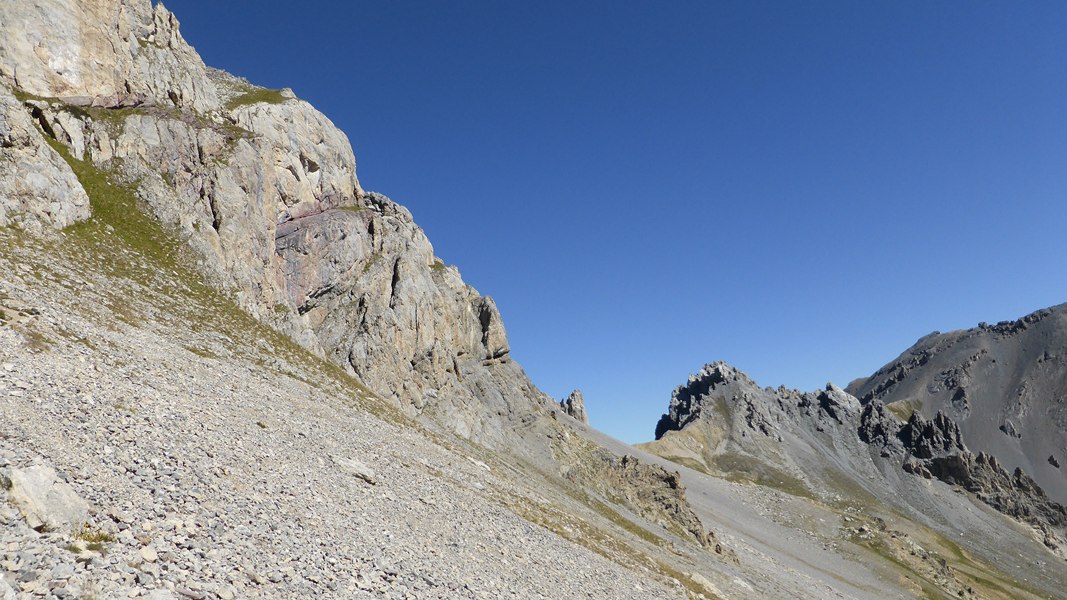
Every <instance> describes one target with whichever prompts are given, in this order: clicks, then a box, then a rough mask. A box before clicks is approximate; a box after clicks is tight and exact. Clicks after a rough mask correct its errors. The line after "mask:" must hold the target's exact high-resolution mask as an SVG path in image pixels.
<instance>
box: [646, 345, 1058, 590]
mask: <svg viewBox="0 0 1067 600" xmlns="http://www.w3.org/2000/svg"><path fill="white" fill-rule="evenodd" d="M642 447H643V448H644V449H646V450H648V451H649V452H652V453H653V454H656V455H659V456H662V457H664V458H666V459H669V460H671V461H674V462H676V463H678V464H682V465H686V466H688V467H691V468H693V469H695V470H698V471H701V472H704V473H708V474H711V475H715V476H720V477H726V478H730V479H734V480H738V481H745V482H750V483H755V484H758V485H760V486H765V487H770V488H776V489H780V490H782V491H784V492H786V493H789V494H791V495H794V496H798V497H802V498H807V499H809V500H811V501H814V502H816V503H819V504H829V505H831V506H834V505H838V506H841V505H845V506H847V505H850V504H854V503H864V504H866V505H868V507H869V508H868V511H869V512H870V513H876V512H880V511H887V512H889V513H891V514H892V515H893V516H894V517H895V518H896V519H898V520H899V519H905V520H907V521H909V522H910V523H911V524H912V526H915V525H916V524H921V527H929V528H930V529H932V530H933V531H934V532H937V534H939V535H942V536H953V535H958V532H959V529H960V522H961V520H962V519H966V518H969V516H970V515H969V513H973V508H970V507H966V508H962V507H960V506H958V505H956V506H953V503H949V502H946V501H945V497H944V496H943V495H939V493H938V492H939V488H938V487H930V486H929V485H928V484H925V483H923V481H924V480H932V481H937V482H940V483H943V484H947V485H948V486H949V487H951V488H953V489H955V490H957V491H958V492H960V493H964V492H966V493H970V494H973V496H971V498H972V499H973V500H974V501H977V502H981V503H983V504H985V505H986V506H988V507H991V508H992V509H995V510H996V511H999V512H1000V513H1001V514H1002V515H1003V516H1002V517H1001V518H1000V522H999V523H991V522H986V523H984V524H983V525H981V527H982V528H983V529H984V533H983V534H982V535H984V536H988V538H989V539H997V540H1000V541H1003V540H1004V539H1005V538H1006V537H1008V536H1010V535H1018V531H1019V530H1018V527H1017V526H1016V525H1015V524H1014V523H1013V522H1010V521H1008V520H1007V519H1006V517H1010V518H1011V519H1014V520H1015V521H1016V522H1018V523H1020V524H1023V525H1026V526H1029V527H1030V531H1029V532H1027V533H1026V537H1027V538H1029V539H1031V540H1033V541H1037V542H1040V543H1042V544H1043V545H1044V546H1045V547H1046V548H1047V549H1048V550H1049V551H1051V554H1055V555H1056V556H1057V557H1058V558H1055V559H1053V560H1055V561H1056V562H1057V563H1058V566H1057V567H1056V568H1057V569H1058V571H1059V573H1060V575H1067V569H1065V568H1064V567H1063V560H1064V557H1067V552H1065V549H1067V548H1065V540H1067V509H1065V508H1064V506H1062V505H1060V504H1059V503H1057V502H1055V501H1053V500H1051V499H1050V498H1049V497H1048V496H1046V494H1045V492H1044V491H1043V490H1042V489H1041V487H1040V486H1038V485H1037V484H1036V483H1035V482H1034V481H1033V480H1032V479H1031V478H1030V477H1029V476H1028V475H1027V474H1026V473H1025V472H1023V471H1022V470H1021V469H1018V468H1016V469H1014V471H1012V470H1011V469H1005V468H1004V467H1003V466H1002V465H1001V463H1000V462H999V461H998V459H997V458H996V457H995V456H992V455H990V454H986V453H982V452H979V453H978V454H975V453H973V452H972V451H971V450H970V449H969V448H968V447H967V445H966V444H965V443H964V441H963V436H962V435H961V432H960V427H959V426H958V425H957V424H956V423H955V422H954V421H953V420H952V419H951V418H949V417H948V416H946V415H945V414H943V413H940V412H939V413H937V414H936V415H935V417H934V418H933V419H932V420H928V419H925V418H924V417H923V416H921V415H920V414H918V413H913V414H911V416H910V418H909V419H908V420H907V421H902V420H901V419H900V418H899V417H897V416H896V415H894V414H893V413H892V412H891V411H890V410H887V409H886V407H885V405H883V404H882V403H881V402H880V401H878V400H870V401H868V402H867V403H866V404H864V403H862V402H861V401H860V400H859V399H858V398H856V397H854V396H853V395H851V394H849V393H847V392H845V391H843V390H841V389H840V388H837V387H836V386H833V385H832V384H830V385H827V387H826V389H825V390H822V391H818V392H798V391H796V390H789V389H786V388H777V389H774V388H761V387H759V386H758V385H757V384H756V383H755V382H754V381H752V380H751V379H750V378H749V377H748V376H747V375H745V374H744V373H743V372H741V371H739V370H737V369H736V368H734V367H731V366H729V365H727V364H725V363H721V362H720V363H713V364H709V365H707V366H705V367H704V368H703V369H702V370H701V371H700V372H699V373H698V374H696V375H693V376H691V377H690V378H689V380H688V381H687V383H686V384H685V385H682V386H679V387H678V388H677V389H676V390H675V391H674V393H673V395H672V396H671V402H670V406H669V410H668V412H667V413H666V414H664V415H663V417H662V418H661V419H660V421H659V423H658V424H657V427H656V441H654V442H651V443H648V444H644V445H642ZM961 511H962V512H961ZM890 538H891V539H893V538H892V536H890ZM882 542H883V543H886V541H885V540H884V539H883V540H882ZM960 543H962V544H964V545H965V546H967V547H968V549H969V551H971V552H974V553H975V554H976V555H977V556H981V557H983V558H984V559H985V560H987V561H989V564H990V565H994V564H996V563H997V561H998V560H999V558H998V557H1000V556H1001V553H1002V549H1001V548H999V547H997V546H996V545H987V546H985V547H982V546H981V545H968V544H967V543H966V542H963V541H961V542H960ZM1030 552H1031V553H1038V555H1039V551H1037V550H1034V549H1032V548H1031V550H1030ZM1051 554H1050V556H1051ZM939 560H940V559H939ZM946 564H948V563H946ZM913 568H916V569H918V568H919V566H918V565H915V566H914V567H913ZM947 568H948V571H947V573H943V574H942V575H943V576H941V577H933V578H930V579H929V580H928V582H930V583H931V584H932V585H934V586H935V587H937V588H939V589H940V590H941V593H947V594H949V595H956V594H959V595H962V596H965V595H967V594H970V593H972V592H973V590H974V589H975V588H976V587H977V586H975V585H973V584H970V585H968V584H965V583H964V582H965V581H966V579H967V578H966V576H960V575H959V574H958V573H955V574H954V571H953V570H952V568H950V567H947ZM949 575H951V576H949ZM967 588H970V589H971V592H968V591H967ZM986 591H988V590H986ZM979 596H980V597H984V594H979Z"/></svg>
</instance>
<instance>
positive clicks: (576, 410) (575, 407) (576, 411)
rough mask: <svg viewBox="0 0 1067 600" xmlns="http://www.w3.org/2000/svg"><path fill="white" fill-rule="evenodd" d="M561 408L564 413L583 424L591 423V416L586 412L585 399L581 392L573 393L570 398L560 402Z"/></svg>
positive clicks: (575, 391)
mask: <svg viewBox="0 0 1067 600" xmlns="http://www.w3.org/2000/svg"><path fill="white" fill-rule="evenodd" d="M559 406H560V408H562V409H563V412H565V413H567V414H568V415H570V416H572V417H574V418H575V419H578V420H579V421H581V422H582V423H586V424H588V423H589V415H587V414H586V412H585V398H583V397H582V391H581V390H574V391H573V392H571V393H570V395H569V396H567V397H566V398H564V399H563V400H561V401H560V403H559Z"/></svg>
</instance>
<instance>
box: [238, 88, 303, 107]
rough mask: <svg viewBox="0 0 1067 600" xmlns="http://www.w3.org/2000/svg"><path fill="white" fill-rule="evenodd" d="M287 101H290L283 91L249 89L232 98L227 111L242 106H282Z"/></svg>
mask: <svg viewBox="0 0 1067 600" xmlns="http://www.w3.org/2000/svg"><path fill="white" fill-rule="evenodd" d="M286 100H288V98H286V97H285V96H283V95H282V91H281V90H271V89H267V88H259V87H249V88H248V90H247V91H245V92H244V93H243V94H240V95H238V96H235V97H233V98H231V99H230V100H229V101H228V102H227V103H226V110H234V109H236V108H240V107H242V106H251V105H253V104H281V103H282V102H285V101H286Z"/></svg>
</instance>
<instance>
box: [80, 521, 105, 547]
mask: <svg viewBox="0 0 1067 600" xmlns="http://www.w3.org/2000/svg"><path fill="white" fill-rule="evenodd" d="M75 537H77V538H78V539H79V540H82V541H83V542H86V543H89V544H110V543H111V542H114V541H115V536H113V535H111V534H110V533H108V532H106V531H100V530H99V529H92V528H90V527H89V526H88V525H86V526H85V529H83V530H82V531H81V533H79V534H78V535H77V536H75Z"/></svg>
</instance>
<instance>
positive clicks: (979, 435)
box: [848, 305, 1067, 502]
mask: <svg viewBox="0 0 1067 600" xmlns="http://www.w3.org/2000/svg"><path fill="white" fill-rule="evenodd" d="M848 390H849V391H850V392H851V393H853V394H854V395H856V396H857V397H858V398H859V399H860V400H861V401H862V402H864V403H865V404H867V403H870V402H872V401H874V400H879V401H881V402H883V403H885V404H887V405H889V404H895V405H898V406H900V407H901V408H902V409H904V410H914V411H917V412H918V413H920V414H921V415H922V416H923V417H925V418H926V419H927V420H929V419H933V418H934V417H935V415H937V413H938V412H942V413H944V414H945V416H947V417H950V418H951V419H952V420H953V421H955V422H956V423H958V425H959V430H960V436H961V438H962V440H963V441H964V442H966V444H967V446H969V447H970V448H972V449H974V451H976V452H985V453H987V454H990V455H993V456H996V457H997V459H998V460H999V461H1000V462H1001V463H1002V464H1003V465H1004V466H1005V468H1006V469H1008V470H1009V471H1011V470H1014V469H1015V468H1021V469H1022V470H1023V471H1024V472H1026V473H1029V474H1030V475H1031V476H1032V477H1033V478H1034V480H1035V481H1036V482H1037V483H1038V484H1040V486H1041V487H1042V488H1043V489H1044V490H1045V491H1046V492H1047V493H1048V494H1049V496H1050V497H1052V498H1054V499H1056V500H1057V501H1059V502H1067V478H1065V477H1063V472H1062V471H1061V470H1060V469H1058V468H1057V467H1056V466H1055V465H1054V464H1053V463H1052V461H1049V460H1048V458H1049V456H1052V457H1054V458H1055V457H1056V456H1063V455H1064V454H1065V450H1067V305H1059V306H1054V307H1052V308H1048V309H1044V310H1039V311H1037V312H1034V313H1032V314H1030V315H1027V316H1025V317H1023V318H1021V319H1017V320H1015V321H1004V322H1001V323H998V324H996V325H987V324H985V323H983V324H981V325H979V326H978V327H976V328H974V329H968V330H961V331H953V332H949V333H933V334H931V335H928V336H926V337H924V338H922V339H921V340H919V341H918V342H916V344H915V345H914V346H912V347H911V348H909V349H908V350H907V351H905V352H904V353H903V354H901V355H900V356H899V357H898V358H897V359H896V360H894V361H892V362H890V363H889V364H887V365H886V366H884V367H882V368H881V369H879V370H878V372H876V373H875V374H874V375H872V376H871V377H869V378H866V379H863V380H859V381H856V382H853V383H852V384H851V385H850V386H849V388H848Z"/></svg>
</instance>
